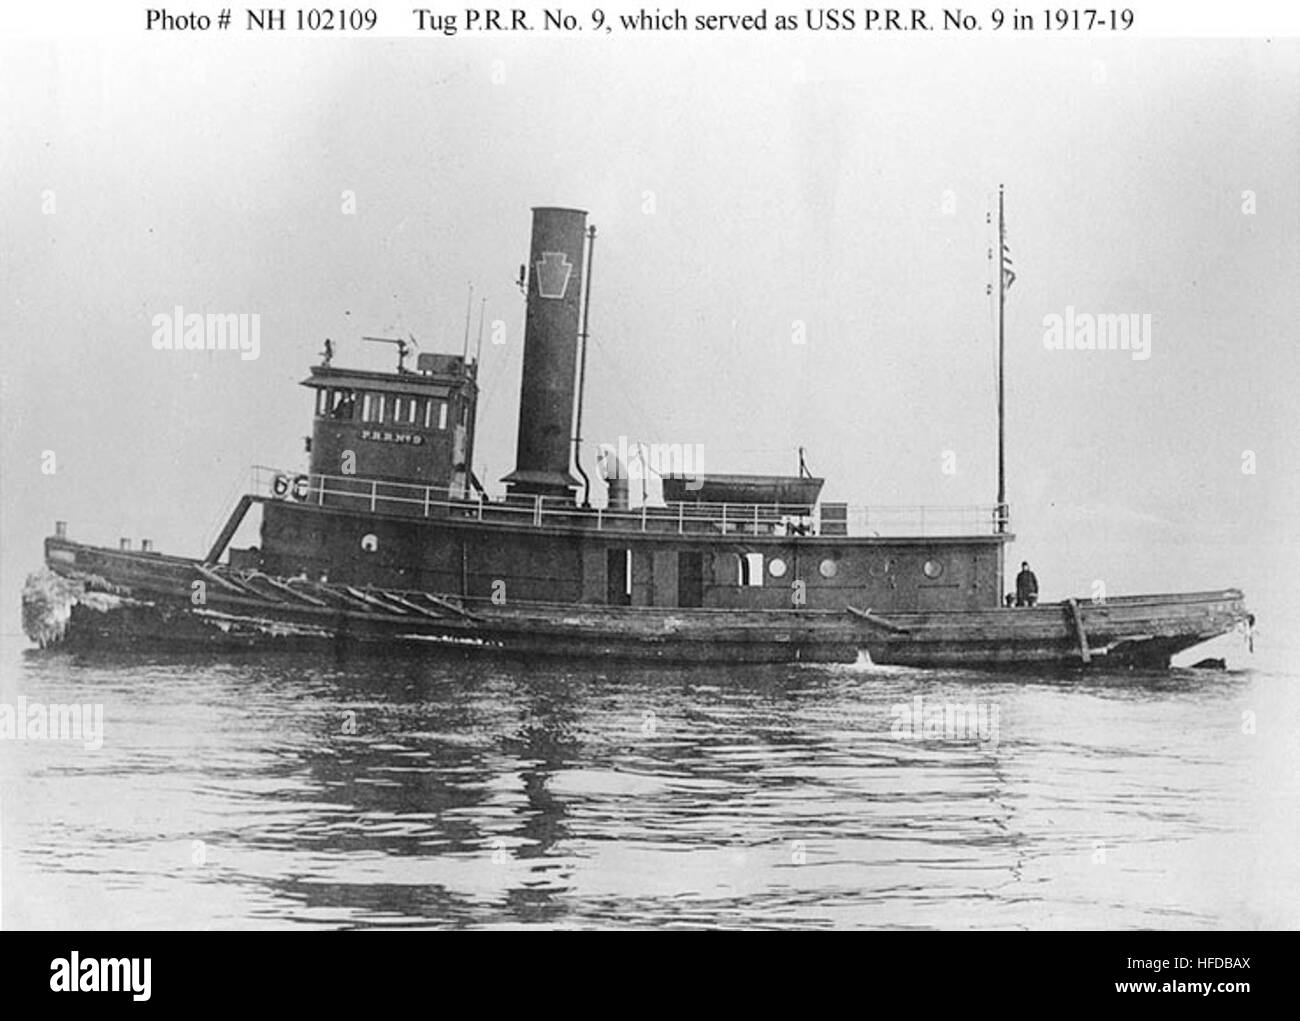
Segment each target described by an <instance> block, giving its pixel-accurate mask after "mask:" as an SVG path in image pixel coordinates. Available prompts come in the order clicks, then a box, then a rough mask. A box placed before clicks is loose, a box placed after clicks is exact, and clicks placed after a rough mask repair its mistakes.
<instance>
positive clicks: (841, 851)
mask: <svg viewBox="0 0 1300 1021" xmlns="http://www.w3.org/2000/svg"><path fill="white" fill-rule="evenodd" d="M3 673H4V684H3V694H2V695H0V701H5V702H9V703H14V702H15V699H16V698H17V696H19V695H22V696H24V697H25V698H26V699H28V700H29V702H31V701H43V702H53V701H59V702H98V703H101V704H102V705H103V712H104V735H103V746H102V747H101V748H98V749H94V750H92V749H87V748H86V747H84V744H85V742H84V741H82V742H80V743H79V742H77V741H53V740H44V741H40V740H31V739H28V740H7V741H0V756H2V758H0V764H2V765H0V799H2V801H0V812H2V815H3V817H2V820H0V825H2V829H3V833H2V835H0V839H2V841H3V850H2V853H0V865H2V866H3V872H2V874H0V875H2V878H3V892H2V894H0V897H2V901H0V903H2V905H3V919H2V922H3V925H4V926H5V927H8V928H19V927H71V928H133V927H167V928H172V927H175V928H184V929H191V928H206V927H212V928H251V927H257V928H261V927H297V928H302V927H494V926H495V927H517V926H558V927H656V928H661V927H697V926H705V927H772V928H795V927H828V928H850V927H889V928H911V927H1007V928H1017V927H1064V926H1070V927H1106V928H1111V927H1128V926H1149V927H1157V928H1164V927H1179V928H1185V927H1191V928H1219V927H1226V926H1232V927H1247V928H1252V927H1279V926H1294V925H1296V924H1297V923H1300V876H1298V872H1300V870H1298V869H1297V866H1296V864H1295V859H1296V856H1297V854H1296V847H1297V846H1300V845H1297V837H1298V835H1300V834H1298V832H1297V818H1298V813H1297V803H1298V802H1300V797H1297V778H1296V765H1297V763H1298V762H1300V754H1297V735H1298V734H1300V698H1297V695H1296V681H1295V679H1294V678H1293V677H1289V676H1287V675H1285V674H1284V673H1281V672H1276V671H1269V670H1266V669H1262V668H1260V667H1259V666H1256V667H1254V668H1251V669H1245V670H1234V671H1232V672H1229V673H1226V674H1225V673H1211V674H1207V673H1202V672H1190V671H1188V672H1173V673H1169V674H1122V675H1114V676H1105V675H1096V674H1093V675H1087V676H1083V675H1075V676H1072V677H1071V676H1065V677H1056V678H1035V677H1032V676H1030V677H1023V676H1022V677H1006V676H996V675H989V674H981V673H974V672H972V673H956V672H948V673H938V674H931V673H921V672H916V671H910V670H898V669H882V668H872V667H868V666H856V667H837V668H825V667H798V668H784V667H783V668H761V669H759V668H746V669H738V668H737V669H728V670H717V669H698V668H697V669H689V670H687V669H681V670H677V669H663V668H659V669H638V668H632V667H626V666H620V665H613V664H611V665H608V666H604V667H601V666H599V665H596V666H577V665H564V666H558V665H529V664H522V663H506V662H497V663H490V662H486V661H478V660H460V659H442V660H424V661H416V660H409V659H407V660H386V661H378V660H371V661H364V660H351V661H347V662H336V661H335V660H333V659H331V658H329V657H327V656H322V657H320V658H305V657H294V656H282V657H274V658H271V657H264V658H247V659H242V660H234V661H218V660H206V659H193V658H179V657H177V658H167V659H162V658H156V657H155V658H141V659H131V658H126V657H116V658H104V657H96V658H92V659H86V658H78V657H74V656H71V655H67V654H59V655H41V654H31V653H20V652H15V651H13V649H12V643H11V651H10V654H9V655H8V656H6V657H5V663H4V672H3ZM917 696H920V697H922V699H923V700H924V703H923V704H925V705H927V706H929V707H931V708H933V706H934V705H936V704H939V705H941V704H942V703H945V702H952V703H955V704H962V705H965V704H976V705H977V706H982V707H983V709H984V711H985V712H986V717H985V720H986V723H987V722H988V721H989V720H990V719H992V717H991V716H990V715H988V713H989V711H991V710H992V709H994V708H996V710H997V714H996V723H997V731H996V733H995V734H994V733H989V728H988V727H986V730H985V732H984V734H983V738H982V739H981V735H980V734H979V733H974V734H971V733H966V734H947V733H942V734H940V733H935V734H932V735H931V736H930V737H928V738H927V737H925V736H924V735H923V736H922V737H921V738H920V739H907V738H905V737H903V736H899V735H897V734H895V733H892V732H891V727H892V726H893V724H894V723H895V721H896V719H898V717H897V716H896V715H895V711H894V707H895V706H899V705H907V706H909V707H911V706H914V705H915V703H914V701H913V700H914V699H915V698H916V697H917ZM351 714H355V715H351ZM1243 714H1253V717H1250V716H1243ZM1250 719H1253V721H1254V728H1253V729H1254V730H1255V732H1254V733H1253V734H1252V733H1249V730H1250V729H1252V728H1251V727H1250V726H1249V724H1248V723H1246V722H1244V721H1247V720H1250ZM351 731H355V733H353V732H351Z"/></svg>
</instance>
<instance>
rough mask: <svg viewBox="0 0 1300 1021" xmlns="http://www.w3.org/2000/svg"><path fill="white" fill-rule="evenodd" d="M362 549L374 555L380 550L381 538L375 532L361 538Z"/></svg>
mask: <svg viewBox="0 0 1300 1021" xmlns="http://www.w3.org/2000/svg"><path fill="white" fill-rule="evenodd" d="M361 548H362V549H363V550H365V551H366V552H367V553H373V552H374V551H375V550H377V549H379V536H377V535H375V533H374V532H368V533H366V534H365V535H363V536H362V537H361Z"/></svg>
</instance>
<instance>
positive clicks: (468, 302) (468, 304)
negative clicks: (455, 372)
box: [460, 284, 474, 363]
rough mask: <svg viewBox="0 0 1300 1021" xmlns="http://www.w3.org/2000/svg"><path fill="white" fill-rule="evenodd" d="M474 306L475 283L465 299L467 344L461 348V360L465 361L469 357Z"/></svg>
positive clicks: (471, 285) (470, 286)
mask: <svg viewBox="0 0 1300 1021" xmlns="http://www.w3.org/2000/svg"><path fill="white" fill-rule="evenodd" d="M473 307H474V285H473V284H470V285H469V296H468V297H467V298H466V299H465V346H464V347H463V348H462V349H461V352H460V360H461V362H462V363H463V362H465V361H466V360H467V359H468V358H469V318H470V310H471V309H472V308H473Z"/></svg>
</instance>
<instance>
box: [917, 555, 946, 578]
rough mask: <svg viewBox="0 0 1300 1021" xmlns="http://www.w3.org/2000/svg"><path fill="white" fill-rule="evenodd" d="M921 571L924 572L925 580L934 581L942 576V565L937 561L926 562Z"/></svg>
mask: <svg viewBox="0 0 1300 1021" xmlns="http://www.w3.org/2000/svg"><path fill="white" fill-rule="evenodd" d="M921 570H922V571H923V572H925V576H926V577H927V578H929V579H930V580H931V581H934V579H936V578H938V577H939V576H940V575H942V574H943V564H941V563H939V561H937V560H927V561H926V562H925V566H924V567H922V568H921Z"/></svg>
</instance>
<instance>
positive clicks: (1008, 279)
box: [1002, 223, 1016, 291]
mask: <svg viewBox="0 0 1300 1021" xmlns="http://www.w3.org/2000/svg"><path fill="white" fill-rule="evenodd" d="M1015 282H1016V271H1015V270H1014V269H1012V268H1011V249H1010V248H1009V247H1007V225H1006V224H1005V223H1003V224H1002V289H1003V290H1004V291H1009V290H1011V285H1012V284H1014V283H1015Z"/></svg>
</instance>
